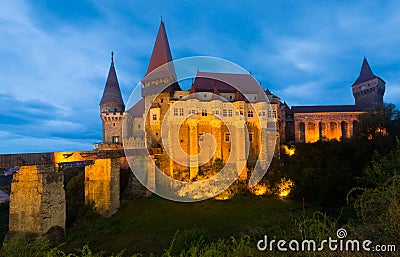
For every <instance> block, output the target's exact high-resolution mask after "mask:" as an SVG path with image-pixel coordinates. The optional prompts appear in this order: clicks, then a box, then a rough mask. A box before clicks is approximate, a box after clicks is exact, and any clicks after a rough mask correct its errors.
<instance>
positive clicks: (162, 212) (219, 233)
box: [62, 196, 303, 256]
mask: <svg viewBox="0 0 400 257" xmlns="http://www.w3.org/2000/svg"><path fill="white" fill-rule="evenodd" d="M302 210H303V207H302V206H301V205H299V204H296V203H294V202H291V201H283V200H279V199H277V198H274V197H256V196H241V197H237V198H233V199H230V200H225V201H217V200H213V199H211V200H207V201H202V202H198V203H177V202H172V201H168V200H164V199H161V198H159V197H156V196H153V197H150V198H142V199H137V200H132V201H129V202H125V203H123V204H122V206H121V208H120V210H119V212H118V213H117V214H115V215H114V216H112V217H111V218H108V219H103V218H95V219H94V220H93V221H90V222H87V224H85V225H83V226H81V227H74V228H72V229H70V230H69V231H68V232H67V237H66V244H65V245H64V246H62V249H63V250H66V251H67V252H71V251H73V250H74V249H81V248H82V245H84V244H86V243H88V244H89V246H90V248H91V249H92V250H94V251H100V250H103V251H106V252H107V253H117V252H119V251H121V250H122V249H126V251H125V254H126V255H127V256H130V255H131V254H134V253H143V254H145V255H148V254H150V253H155V254H160V253H162V252H163V251H164V250H165V249H167V248H168V247H169V246H170V244H171V241H172V240H173V238H174V235H175V234H176V232H177V231H178V230H179V231H181V232H182V231H185V230H190V229H193V228H198V229H201V230H206V231H207V233H208V234H209V236H210V239H211V240H217V239H220V238H229V237H231V236H234V237H236V238H240V237H241V236H242V235H249V236H254V237H257V238H262V237H263V235H264V234H268V235H270V236H276V237H278V238H285V236H286V237H287V236H290V235H288V233H290V232H288V231H291V229H290V228H291V227H293V219H294V218H296V217H298V215H299V213H302ZM288 228H289V229H288ZM254 247H256V246H254Z"/></svg>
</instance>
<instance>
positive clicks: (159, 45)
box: [146, 21, 175, 75]
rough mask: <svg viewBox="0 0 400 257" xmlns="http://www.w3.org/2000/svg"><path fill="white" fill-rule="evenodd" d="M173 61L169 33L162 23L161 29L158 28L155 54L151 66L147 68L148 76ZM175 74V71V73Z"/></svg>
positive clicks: (152, 56)
mask: <svg viewBox="0 0 400 257" xmlns="http://www.w3.org/2000/svg"><path fill="white" fill-rule="evenodd" d="M171 61H172V55H171V49H170V48H169V43H168V37H167V32H166V31H165V25H164V22H163V21H161V23H160V27H159V28H158V33H157V38H156V42H155V43H154V47H153V52H152V53H151V58H150V62H149V66H148V67H147V72H146V75H147V74H149V73H150V72H152V71H153V70H155V69H157V68H158V67H160V66H161V65H163V64H166V63H168V62H171ZM173 72H174V73H175V71H173Z"/></svg>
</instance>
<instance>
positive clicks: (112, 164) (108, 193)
mask: <svg viewBox="0 0 400 257" xmlns="http://www.w3.org/2000/svg"><path fill="white" fill-rule="evenodd" d="M119 173H120V159H118V158H111V159H97V160H95V162H94V164H92V165H88V166H86V168H85V202H86V203H90V202H94V206H95V210H96V211H97V212H98V213H99V214H101V215H102V216H104V217H109V216H111V215H113V214H114V213H116V212H117V210H118V208H119V206H120V201H119V199H120V197H119V196H120V190H119V179H120V174H119Z"/></svg>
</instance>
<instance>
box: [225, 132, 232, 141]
mask: <svg viewBox="0 0 400 257" xmlns="http://www.w3.org/2000/svg"><path fill="white" fill-rule="evenodd" d="M229 141H231V134H230V133H225V142H229Z"/></svg>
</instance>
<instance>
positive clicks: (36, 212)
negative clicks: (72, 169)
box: [0, 150, 125, 236]
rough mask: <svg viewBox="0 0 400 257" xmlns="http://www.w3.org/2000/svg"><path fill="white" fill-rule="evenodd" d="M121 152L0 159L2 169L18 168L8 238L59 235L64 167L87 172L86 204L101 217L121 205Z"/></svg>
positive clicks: (63, 204)
mask: <svg viewBox="0 0 400 257" xmlns="http://www.w3.org/2000/svg"><path fill="white" fill-rule="evenodd" d="M124 159H125V154H124V151H123V150H94V151H82V152H51V153H28V154H6V155H0V168H11V167H18V168H19V170H18V171H17V172H16V173H14V175H13V180H12V183H11V195H10V215H9V235H13V234H32V235H45V234H47V233H54V231H55V232H57V234H58V235H61V236H63V235H64V233H65V221H66V199H65V190H64V174H63V171H62V168H63V167H66V166H80V167H83V166H84V167H85V202H86V203H89V202H93V203H94V207H95V210H96V212H98V213H99V214H101V215H102V216H104V217H109V216H111V215H112V214H114V213H116V212H117V210H118V208H119V206H120V202H119V201H120V181H119V180H120V174H119V173H120V163H121V161H122V160H124Z"/></svg>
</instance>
